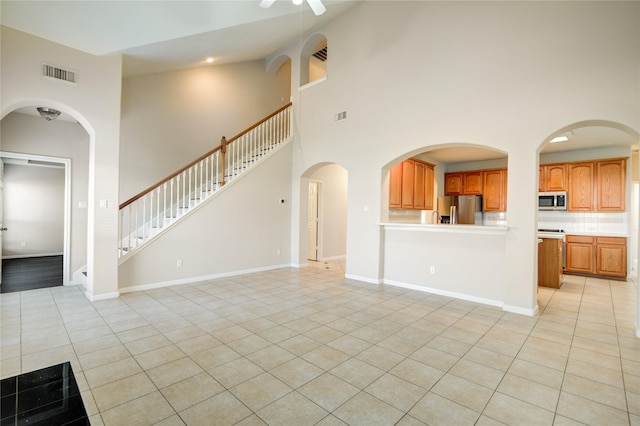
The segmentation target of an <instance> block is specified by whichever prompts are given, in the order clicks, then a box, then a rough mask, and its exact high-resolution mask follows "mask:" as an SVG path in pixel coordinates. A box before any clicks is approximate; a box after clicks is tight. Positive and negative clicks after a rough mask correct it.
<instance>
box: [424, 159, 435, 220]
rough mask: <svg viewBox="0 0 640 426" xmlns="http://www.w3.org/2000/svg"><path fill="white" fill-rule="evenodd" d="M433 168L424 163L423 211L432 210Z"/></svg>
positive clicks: (433, 192)
mask: <svg viewBox="0 0 640 426" xmlns="http://www.w3.org/2000/svg"><path fill="white" fill-rule="evenodd" d="M434 183H435V166H434V165H433V164H429V163H425V167H424V209H425V210H433V207H434V206H433V199H434V196H435V185H434Z"/></svg>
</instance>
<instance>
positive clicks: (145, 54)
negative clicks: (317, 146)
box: [0, 0, 359, 77]
mask: <svg viewBox="0 0 640 426" xmlns="http://www.w3.org/2000/svg"><path fill="white" fill-rule="evenodd" d="M358 1H359V0H324V1H323V3H324V4H325V6H326V8H327V11H326V12H325V13H324V14H323V15H321V16H315V15H314V14H313V12H312V11H311V9H310V8H309V6H308V5H307V3H306V2H304V3H303V4H302V5H301V6H295V5H294V4H293V3H292V2H291V0H278V1H276V2H275V4H273V5H272V6H271V7H270V8H268V9H263V8H261V7H259V6H258V4H259V0H216V1H188V0H185V1H175V0H169V1H115V0H112V1H100V0H97V1H56V0H47V1H25V0H2V2H0V8H1V9H0V21H1V23H2V25H5V26H8V27H11V28H13V29H16V30H19V31H23V32H26V33H29V34H32V35H35V36H38V37H41V38H45V39H47V40H51V41H53V42H56V43H59V44H63V45H65V46H68V47H72V48H74V49H78V50H81V51H83V52H87V53H91V54H94V55H112V54H123V55H124V68H123V73H124V76H125V77H129V76H135V75H144V74H152V73H158V72H166V71H175V70H179V69H185V68H192V67H196V66H204V65H206V63H205V62H204V60H205V59H206V58H207V57H213V58H215V63H216V64H224V63H232V62H243V61H250V60H257V59H262V58H265V57H267V56H269V55H271V54H272V53H274V52H276V51H277V50H279V49H281V48H282V47H284V46H286V45H288V44H290V43H295V42H297V41H299V40H300V37H301V35H303V34H305V33H307V32H310V31H312V30H313V29H314V28H317V27H320V26H322V25H324V24H326V23H327V22H329V21H330V20H332V19H333V18H335V17H336V16H338V15H340V14H342V13H344V12H345V11H346V10H347V9H349V8H351V7H352V6H354V5H355V4H357V3H358Z"/></svg>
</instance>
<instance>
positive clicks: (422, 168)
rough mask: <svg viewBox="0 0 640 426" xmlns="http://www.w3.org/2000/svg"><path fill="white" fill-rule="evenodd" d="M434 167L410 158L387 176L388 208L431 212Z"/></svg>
mask: <svg viewBox="0 0 640 426" xmlns="http://www.w3.org/2000/svg"><path fill="white" fill-rule="evenodd" d="M433 196H434V165H433V164H429V163H425V162H424V161H420V160H416V159H414V158H411V159H409V160H405V161H403V162H402V163H400V164H398V165H396V166H395V167H394V168H392V169H391V172H390V174H389V207H390V208H403V209H417V210H433Z"/></svg>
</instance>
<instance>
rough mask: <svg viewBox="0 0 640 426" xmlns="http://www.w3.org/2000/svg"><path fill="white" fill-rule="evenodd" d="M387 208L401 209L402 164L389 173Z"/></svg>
mask: <svg viewBox="0 0 640 426" xmlns="http://www.w3.org/2000/svg"><path fill="white" fill-rule="evenodd" d="M389 207H391V208H396V209H399V208H401V207H402V163H400V164H397V165H396V166H395V167H394V168H392V169H391V171H390V172H389Z"/></svg>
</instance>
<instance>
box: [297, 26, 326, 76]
mask: <svg viewBox="0 0 640 426" xmlns="http://www.w3.org/2000/svg"><path fill="white" fill-rule="evenodd" d="M327 60H328V46H327V39H326V37H325V36H323V35H322V34H316V35H314V36H312V37H310V38H309V39H308V40H307V42H306V43H305V45H304V47H303V48H302V51H301V52H300V86H304V85H305V84H308V83H311V82H314V81H320V80H322V79H324V78H326V77H327V62H328V61H327Z"/></svg>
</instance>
